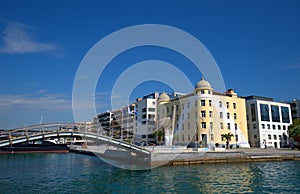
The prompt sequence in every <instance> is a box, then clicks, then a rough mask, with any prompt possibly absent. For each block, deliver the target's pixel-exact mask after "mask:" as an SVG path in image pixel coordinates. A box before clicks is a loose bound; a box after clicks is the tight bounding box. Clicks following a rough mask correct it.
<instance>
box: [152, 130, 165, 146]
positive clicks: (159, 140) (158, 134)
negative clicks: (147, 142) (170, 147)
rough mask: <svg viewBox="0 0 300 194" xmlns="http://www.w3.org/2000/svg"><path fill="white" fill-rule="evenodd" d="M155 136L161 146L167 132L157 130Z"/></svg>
mask: <svg viewBox="0 0 300 194" xmlns="http://www.w3.org/2000/svg"><path fill="white" fill-rule="evenodd" d="M153 134H154V135H155V136H157V139H158V142H159V144H161V142H162V139H163V136H164V135H165V131H164V130H157V131H155V132H154V133H153Z"/></svg>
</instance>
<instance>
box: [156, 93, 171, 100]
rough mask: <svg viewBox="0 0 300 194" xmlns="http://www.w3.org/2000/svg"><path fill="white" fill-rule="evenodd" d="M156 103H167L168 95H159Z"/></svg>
mask: <svg viewBox="0 0 300 194" xmlns="http://www.w3.org/2000/svg"><path fill="white" fill-rule="evenodd" d="M158 101H159V102H167V101H170V97H169V96H168V94H166V93H162V94H161V95H159V98H158Z"/></svg>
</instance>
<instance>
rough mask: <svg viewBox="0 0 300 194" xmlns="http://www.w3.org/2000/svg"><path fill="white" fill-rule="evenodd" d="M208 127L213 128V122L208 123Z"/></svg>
mask: <svg viewBox="0 0 300 194" xmlns="http://www.w3.org/2000/svg"><path fill="white" fill-rule="evenodd" d="M209 129H210V130H212V129H213V123H212V122H210V123H209Z"/></svg>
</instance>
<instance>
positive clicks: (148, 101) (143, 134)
mask: <svg viewBox="0 0 300 194" xmlns="http://www.w3.org/2000/svg"><path fill="white" fill-rule="evenodd" d="M158 97H159V93H158V92H155V93H151V94H149V95H147V96H144V97H143V98H138V99H137V100H136V102H135V103H134V104H135V106H136V128H135V137H136V138H140V139H141V140H142V141H145V142H152V143H154V142H155V136H154V135H153V133H154V131H155V130H156V128H157V126H156V118H157V108H156V106H157V99H158Z"/></svg>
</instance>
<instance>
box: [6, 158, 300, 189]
mask: <svg viewBox="0 0 300 194" xmlns="http://www.w3.org/2000/svg"><path fill="white" fill-rule="evenodd" d="M0 172H1V176H0V183H1V190H0V193H1V192H4V191H6V192H8V193H19V192H20V191H24V192H25V193H30V192H34V193H43V192H45V191H47V192H51V193H60V192H62V191H63V192H64V193H75V192H84V193H300V189H299V185H300V162H299V161H291V162H267V163H232V164H226V163H224V164H203V165H191V166H169V167H159V168H155V169H152V170H145V171H130V170H124V169H119V168H116V167H113V166H111V165H109V164H107V163H104V162H102V161H101V160H99V159H98V158H97V157H92V156H83V155H78V154H43V155H42V154H41V155H2V156H1V155H0ZM33 183H34V184H33Z"/></svg>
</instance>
